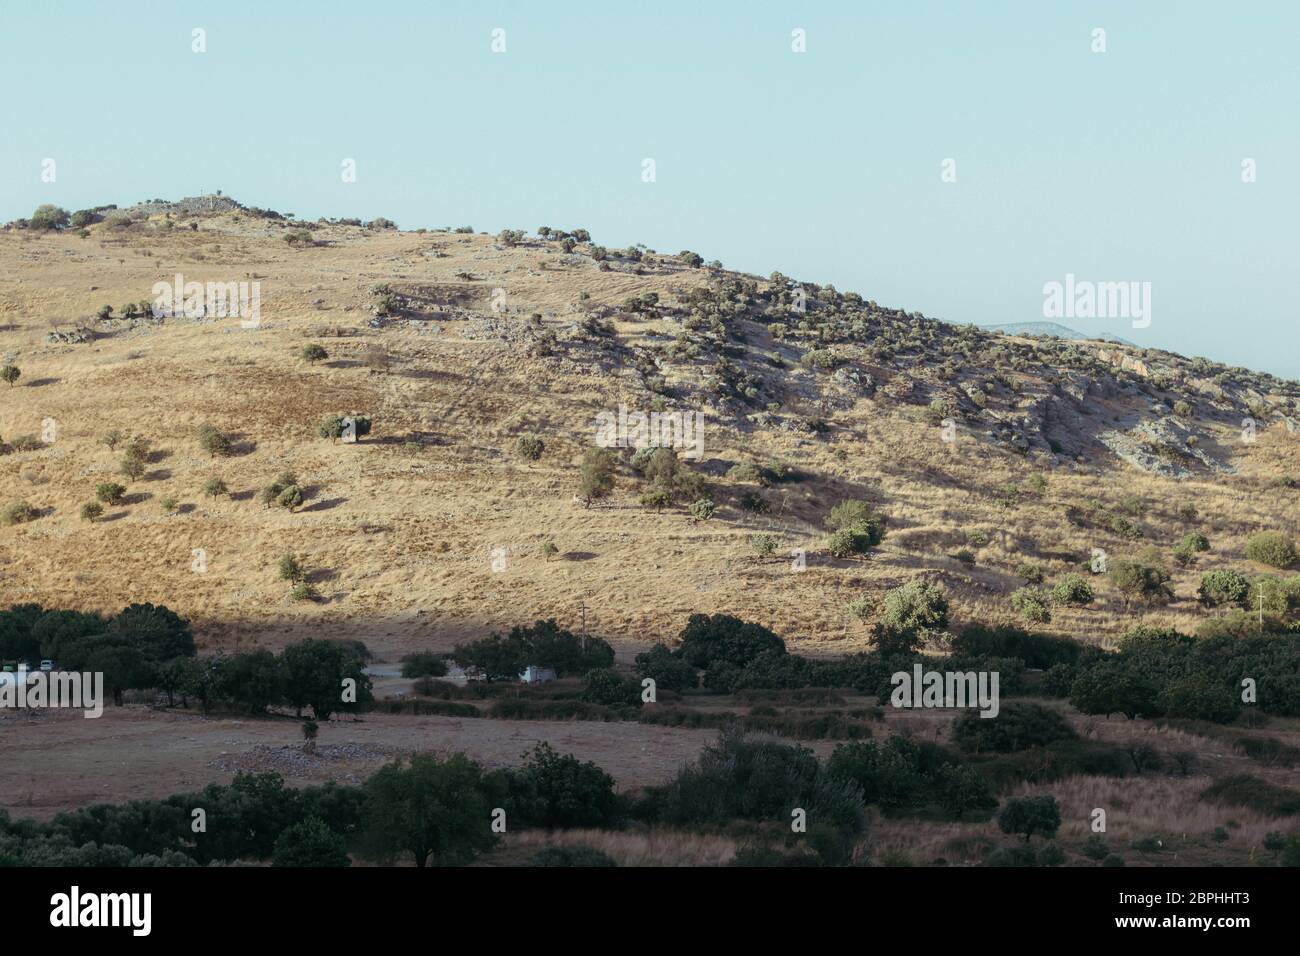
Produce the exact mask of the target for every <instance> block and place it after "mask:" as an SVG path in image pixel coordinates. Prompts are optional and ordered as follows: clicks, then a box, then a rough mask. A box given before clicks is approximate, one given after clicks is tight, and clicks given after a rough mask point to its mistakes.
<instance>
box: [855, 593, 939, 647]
mask: <svg viewBox="0 0 1300 956" xmlns="http://www.w3.org/2000/svg"><path fill="white" fill-rule="evenodd" d="M947 627H948V599H947V597H946V596H945V595H944V593H943V591H942V590H941V589H940V588H939V587H938V586H937V585H933V584H927V583H926V582H925V581H922V580H920V579H917V580H913V581H909V582H907V583H906V584H904V585H902V586H900V587H896V588H893V589H891V590H890V591H887V592H886V593H885V600H884V603H883V605H882V609H881V615H880V620H879V621H877V623H876V626H875V629H874V631H873V634H872V637H873V640H874V642H875V644H876V646H877V648H878V649H879V650H880V652H881V653H882V654H885V655H889V654H894V653H909V652H912V651H914V650H916V649H917V648H919V647H920V646H921V645H923V644H924V643H925V642H926V641H928V640H931V639H934V638H936V637H937V636H938V635H939V634H941V633H943V632H944V631H945V629H946V628H947Z"/></svg>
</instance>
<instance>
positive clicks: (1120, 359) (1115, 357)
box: [1097, 349, 1151, 378]
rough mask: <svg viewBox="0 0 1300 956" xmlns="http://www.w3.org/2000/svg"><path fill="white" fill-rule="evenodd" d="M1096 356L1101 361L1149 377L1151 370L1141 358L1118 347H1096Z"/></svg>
mask: <svg viewBox="0 0 1300 956" xmlns="http://www.w3.org/2000/svg"><path fill="white" fill-rule="evenodd" d="M1097 358H1099V359H1101V360H1102V361H1103V362H1109V363H1110V364H1111V365H1114V366H1116V367H1118V368H1120V369H1123V370H1124V371H1125V372H1132V373H1133V374H1134V375H1139V376H1141V377H1142V378H1150V377H1151V370H1150V369H1149V368H1147V364H1146V362H1143V361H1142V360H1141V359H1135V358H1134V357H1133V356H1131V355H1129V354H1128V353H1127V352H1121V351H1120V350H1119V349H1098V350H1097Z"/></svg>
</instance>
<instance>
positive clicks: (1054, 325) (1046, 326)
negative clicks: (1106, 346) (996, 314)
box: [980, 322, 1133, 345]
mask: <svg viewBox="0 0 1300 956" xmlns="http://www.w3.org/2000/svg"><path fill="white" fill-rule="evenodd" d="M980 328H981V329H988V330H989V331H991V332H1006V333H1007V334H1008V335H1054V336H1056V337H1057V338H1058V339H1091V340H1093V341H1094V342H1118V343H1119V344H1120V345H1132V344H1133V343H1132V342H1130V341H1129V340H1128V339H1122V338H1120V337H1119V336H1118V335H1084V334H1083V333H1082V332H1076V331H1075V330H1074V329H1072V328H1070V327H1069V326H1066V325H1061V324H1060V323H1059V322H1006V323H1003V324H1002V325H981V326H980Z"/></svg>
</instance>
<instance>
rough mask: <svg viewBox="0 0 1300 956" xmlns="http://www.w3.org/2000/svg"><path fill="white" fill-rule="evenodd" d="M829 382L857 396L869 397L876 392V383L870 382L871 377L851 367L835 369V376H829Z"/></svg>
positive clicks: (845, 366) (843, 366)
mask: <svg viewBox="0 0 1300 956" xmlns="http://www.w3.org/2000/svg"><path fill="white" fill-rule="evenodd" d="M831 381H833V382H834V383H835V384H836V385H839V386H840V387H841V388H845V389H848V390H849V391H850V392H854V393H856V394H858V395H871V394H873V393H874V392H875V391H876V383H875V382H874V381H872V379H871V376H870V375H868V374H867V373H866V372H863V371H860V370H858V369H856V368H854V367H853V366H851V365H842V366H840V367H839V368H837V369H836V370H835V374H834V375H832V376H831Z"/></svg>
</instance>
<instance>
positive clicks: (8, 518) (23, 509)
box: [0, 500, 36, 525]
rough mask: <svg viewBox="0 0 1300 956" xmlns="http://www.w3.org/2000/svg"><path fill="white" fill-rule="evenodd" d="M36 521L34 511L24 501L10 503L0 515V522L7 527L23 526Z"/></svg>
mask: <svg viewBox="0 0 1300 956" xmlns="http://www.w3.org/2000/svg"><path fill="white" fill-rule="evenodd" d="M35 520H36V509H35V508H33V507H32V506H31V505H29V504H28V503H27V502H26V501H21V500H20V501H11V502H9V504H7V505H6V506H5V509H4V511H3V512H2V513H0V522H3V523H4V524H7V525H13V524H24V523H26V522H28V521H35Z"/></svg>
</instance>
